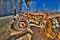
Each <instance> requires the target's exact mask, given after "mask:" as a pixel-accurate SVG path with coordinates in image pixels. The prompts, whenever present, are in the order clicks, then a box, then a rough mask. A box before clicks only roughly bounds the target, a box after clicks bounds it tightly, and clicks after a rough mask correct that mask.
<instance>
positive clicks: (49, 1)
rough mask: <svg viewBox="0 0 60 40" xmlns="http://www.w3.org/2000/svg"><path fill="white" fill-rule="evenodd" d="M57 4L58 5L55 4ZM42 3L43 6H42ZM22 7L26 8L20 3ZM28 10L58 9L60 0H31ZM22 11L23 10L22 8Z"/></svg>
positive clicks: (59, 8) (59, 9)
mask: <svg viewBox="0 0 60 40" xmlns="http://www.w3.org/2000/svg"><path fill="white" fill-rule="evenodd" d="M57 4H58V5H57ZM43 5H44V7H43ZM22 8H23V9H24V8H25V9H26V4H25V3H24V0H23V4H22ZM29 8H30V10H34V9H35V10H38V11H39V10H42V9H44V10H56V9H57V10H58V11H60V0H31V3H30V4H29ZM23 11H24V10H23Z"/></svg>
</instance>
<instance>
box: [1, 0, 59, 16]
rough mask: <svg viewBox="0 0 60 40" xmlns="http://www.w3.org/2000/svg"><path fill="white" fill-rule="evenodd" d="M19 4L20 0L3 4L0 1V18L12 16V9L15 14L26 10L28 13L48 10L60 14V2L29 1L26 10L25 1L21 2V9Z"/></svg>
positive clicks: (6, 1)
mask: <svg viewBox="0 0 60 40" xmlns="http://www.w3.org/2000/svg"><path fill="white" fill-rule="evenodd" d="M19 2H20V0H4V1H3V2H2V0H0V16H1V15H10V14H12V13H13V11H14V7H15V9H16V12H17V13H19V12H21V11H23V12H24V11H27V9H28V11H40V10H49V11H54V12H55V11H59V12H60V0H30V3H29V7H28V8H27V6H26V3H25V0H22V8H20V3H19ZM2 3H3V4H2ZM21 9H22V10H21Z"/></svg>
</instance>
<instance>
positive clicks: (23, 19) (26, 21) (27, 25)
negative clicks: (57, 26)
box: [11, 12, 55, 40]
mask: <svg viewBox="0 0 60 40" xmlns="http://www.w3.org/2000/svg"><path fill="white" fill-rule="evenodd" d="M32 27H37V28H40V30H39V31H41V32H42V31H43V32H44V35H45V37H47V39H48V38H51V39H54V38H55V33H54V31H53V28H52V21H51V20H50V19H49V18H48V14H47V12H22V13H18V14H16V16H14V20H13V22H12V24H11V28H12V29H13V30H16V31H19V32H20V33H22V34H23V33H27V32H28V33H31V34H34V31H32V30H31V28H32ZM33 29H34V28H33ZM35 30H37V29H35ZM41 32H39V33H41ZM43 32H42V33H43ZM37 34H38V33H37ZM39 35H40V34H39ZM35 37H38V36H35ZM39 38H40V37H39ZM47 39H46V40H47ZM37 40H38V39H37ZM39 40H40V39H39ZM44 40H45V39H44Z"/></svg>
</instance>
